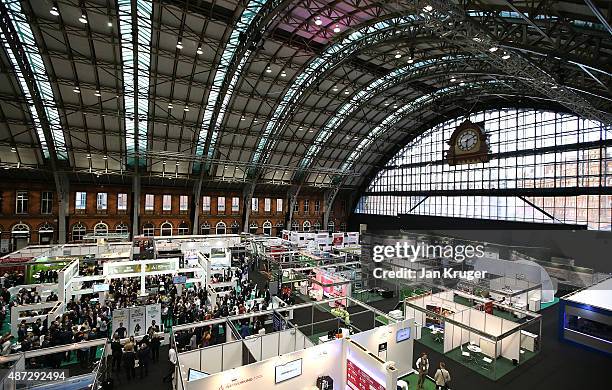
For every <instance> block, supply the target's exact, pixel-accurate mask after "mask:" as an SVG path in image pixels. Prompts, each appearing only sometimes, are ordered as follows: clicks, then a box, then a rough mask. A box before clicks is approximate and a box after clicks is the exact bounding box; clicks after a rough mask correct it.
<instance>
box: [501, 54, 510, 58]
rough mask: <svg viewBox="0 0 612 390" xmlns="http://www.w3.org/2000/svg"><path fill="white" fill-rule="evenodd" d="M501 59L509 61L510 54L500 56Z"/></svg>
mask: <svg viewBox="0 0 612 390" xmlns="http://www.w3.org/2000/svg"><path fill="white" fill-rule="evenodd" d="M502 59H504V60H507V59H510V54H508V53H506V54H504V55H503V56H502Z"/></svg>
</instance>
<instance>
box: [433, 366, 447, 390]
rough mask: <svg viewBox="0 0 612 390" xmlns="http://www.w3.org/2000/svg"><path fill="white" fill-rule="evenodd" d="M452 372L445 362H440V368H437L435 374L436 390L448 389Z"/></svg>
mask: <svg viewBox="0 0 612 390" xmlns="http://www.w3.org/2000/svg"><path fill="white" fill-rule="evenodd" d="M450 380H451V377H450V373H449V372H448V370H447V369H446V365H445V364H444V362H440V368H438V369H437V370H436V374H435V375H434V381H435V382H436V390H446V389H448V383H449V382H450Z"/></svg>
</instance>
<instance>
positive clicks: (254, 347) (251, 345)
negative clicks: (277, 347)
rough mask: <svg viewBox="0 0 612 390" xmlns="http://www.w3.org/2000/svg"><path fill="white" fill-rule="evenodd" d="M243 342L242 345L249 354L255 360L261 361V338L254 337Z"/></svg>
mask: <svg viewBox="0 0 612 390" xmlns="http://www.w3.org/2000/svg"><path fill="white" fill-rule="evenodd" d="M243 342H244V345H246V347H247V349H248V350H249V352H251V355H253V357H254V358H255V360H257V361H261V360H262V358H261V337H254V338H252V339H246V340H244V341H243Z"/></svg>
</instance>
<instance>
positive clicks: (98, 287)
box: [93, 283, 110, 293]
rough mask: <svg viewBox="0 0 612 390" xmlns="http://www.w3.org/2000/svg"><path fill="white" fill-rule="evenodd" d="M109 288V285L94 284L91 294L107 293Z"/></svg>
mask: <svg viewBox="0 0 612 390" xmlns="http://www.w3.org/2000/svg"><path fill="white" fill-rule="evenodd" d="M109 288H110V285H109V284H107V283H103V284H94V285H93V292H95V293H96V292H102V291H108V289H109Z"/></svg>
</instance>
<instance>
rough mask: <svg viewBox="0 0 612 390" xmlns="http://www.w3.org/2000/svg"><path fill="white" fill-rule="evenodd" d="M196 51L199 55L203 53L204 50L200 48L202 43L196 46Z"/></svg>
mask: <svg viewBox="0 0 612 390" xmlns="http://www.w3.org/2000/svg"><path fill="white" fill-rule="evenodd" d="M196 53H198V55H199V56H201V55H202V54H204V50H202V45H200V46H198V50H196Z"/></svg>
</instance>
